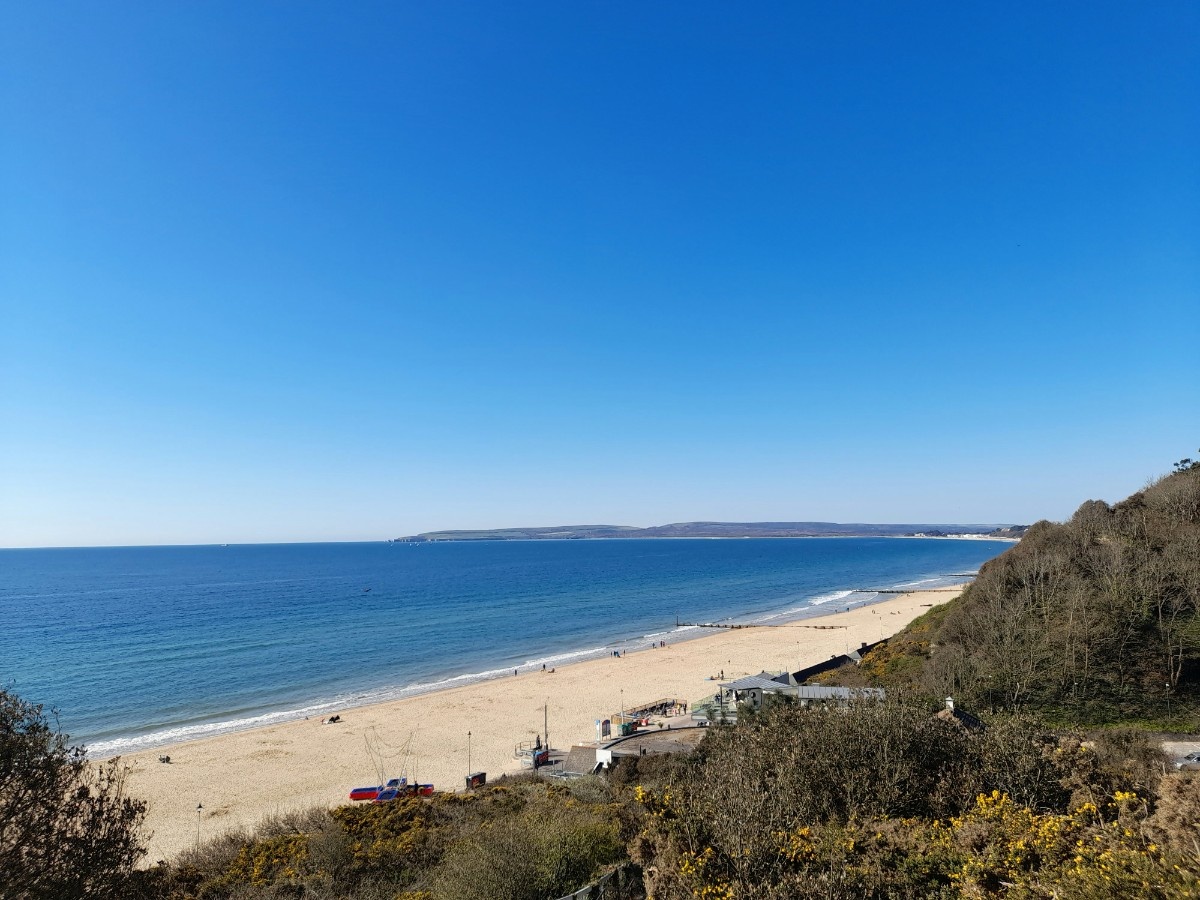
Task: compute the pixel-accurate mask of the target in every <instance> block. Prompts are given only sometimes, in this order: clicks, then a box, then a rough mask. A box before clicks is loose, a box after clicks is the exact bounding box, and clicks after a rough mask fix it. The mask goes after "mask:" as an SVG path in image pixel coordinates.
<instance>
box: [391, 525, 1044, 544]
mask: <svg viewBox="0 0 1200 900" xmlns="http://www.w3.org/2000/svg"><path fill="white" fill-rule="evenodd" d="M1027 528H1028V526H1027V525H995V524H993V525H912V524H909V525H866V524H861V523H855V524H848V525H843V524H839V523H837V522H676V523H674V524H671V525H653V526H651V527H649V528H638V527H636V526H633V525H551V526H547V527H538V528H493V529H484V530H478V531H468V530H463V531H426V532H424V533H422V534H414V535H409V536H408V537H402V538H395V539H394V541H393V543H405V544H413V543H425V542H429V541H578V540H596V539H601V538H602V539H608V538H751V537H759V538H764V537H954V538H962V537H973V538H993V539H996V540H1018V539H1020V537H1021V535H1023V534H1024V533H1025V530H1026V529H1027Z"/></svg>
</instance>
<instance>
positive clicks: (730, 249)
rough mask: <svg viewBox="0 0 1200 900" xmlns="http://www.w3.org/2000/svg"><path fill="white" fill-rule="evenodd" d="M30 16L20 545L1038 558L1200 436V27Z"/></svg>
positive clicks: (13, 175)
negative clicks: (967, 532) (634, 529)
mask: <svg viewBox="0 0 1200 900" xmlns="http://www.w3.org/2000/svg"><path fill="white" fill-rule="evenodd" d="M748 6H749V8H745V7H747V5H744V4H729V3H725V2H718V3H692V4H613V3H542V4H537V3H515V4H474V3H455V2H442V3H437V4H407V5H401V4H391V3H380V4H366V3H361V4H330V3H315V2H312V3H291V2H289V3H282V2H280V3H253V4H244V3H194V4H174V3H172V4H160V3H143V4H90V3H78V4H69V3H67V4H52V5H47V4H10V5H9V6H8V7H7V8H6V10H5V11H4V12H3V14H2V15H3V22H2V24H3V27H2V28H0V128H2V133H0V179H2V181H0V190H2V191H3V202H2V203H0V546H40V545H82V544H127V543H135V544H136V543H189V542H207V541H217V542H235V541H275V540H279V541H287V540H352V539H376V538H384V537H393V536H398V535H403V534H409V533H413V532H416V531H422V530H430V529H436V528H454V527H461V528H469V527H497V526H509V525H533V524H558V523H599V522H605V523H617V524H639V525H648V524H657V523H662V522H668V521H683V520H691V519H724V520H805V519H822V520H835V521H871V522H895V521H925V522H981V521H982V522H1028V521H1032V520H1035V519H1038V518H1052V519H1061V518H1064V517H1066V516H1068V515H1070V513H1071V512H1072V511H1073V510H1074V508H1075V507H1076V506H1077V505H1078V504H1079V503H1080V502H1081V501H1083V500H1085V499H1087V498H1090V497H1103V498H1105V499H1110V500H1112V499H1119V498H1120V497H1122V496H1124V495H1126V494H1128V493H1130V492H1131V491H1133V490H1136V489H1137V488H1138V487H1140V486H1141V485H1142V484H1143V483H1144V482H1145V481H1146V480H1147V479H1148V478H1149V477H1152V476H1154V475H1157V474H1161V473H1162V472H1164V471H1166V470H1168V469H1169V468H1170V463H1171V461H1173V460H1175V459H1178V458H1179V457H1181V456H1185V455H1187V456H1195V455H1196V449H1197V447H1198V446H1200V400H1198V399H1197V398H1198V392H1197V390H1196V388H1197V381H1198V376H1200V352H1198V350H1197V348H1200V249H1198V239H1200V152H1198V149H1197V148H1200V103H1198V102H1197V97H1200V54H1197V53H1196V47H1197V46H1200V6H1197V5H1196V4H1194V3H1156V4H1134V3H1125V4H1109V3H1055V4H1045V3H1010V2H1006V3H990V4H983V3H978V4H976V3H972V4H952V3H938V4H899V3H897V4H881V3H861V4H801V3H777V4H771V3H763V4H751V5H748Z"/></svg>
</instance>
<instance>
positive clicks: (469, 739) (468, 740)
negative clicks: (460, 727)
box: [467, 731, 471, 777]
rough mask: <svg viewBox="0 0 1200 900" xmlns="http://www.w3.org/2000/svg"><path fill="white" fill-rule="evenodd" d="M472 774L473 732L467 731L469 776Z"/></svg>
mask: <svg viewBox="0 0 1200 900" xmlns="http://www.w3.org/2000/svg"><path fill="white" fill-rule="evenodd" d="M470 775H471V732H469V731H468V732H467V776H468V777H470Z"/></svg>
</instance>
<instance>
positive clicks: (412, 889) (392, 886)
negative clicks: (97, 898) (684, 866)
mask: <svg viewBox="0 0 1200 900" xmlns="http://www.w3.org/2000/svg"><path fill="white" fill-rule="evenodd" d="M618 813H619V810H618V807H616V806H615V805H614V804H613V803H612V801H611V791H610V788H609V786H608V784H607V783H606V782H604V781H603V780H601V779H583V780H580V781H579V782H573V783H571V784H570V785H568V786H566V787H561V786H550V785H546V784H545V783H542V782H539V781H526V780H516V781H514V782H512V783H508V784H505V783H500V784H497V785H493V786H490V787H488V788H485V789H483V790H480V791H476V792H474V793H471V794H436V795H434V797H432V798H421V797H407V798H401V799H398V800H395V801H392V802H390V803H385V804H378V805H376V804H363V805H358V806H342V807H338V808H336V809H333V810H322V809H314V810H310V811H308V812H306V813H301V814H296V815H292V816H284V817H278V818H275V819H272V820H270V821H268V822H266V823H264V825H263V826H261V827H260V828H259V829H258V830H257V832H256V833H255V834H254V835H253V836H251V835H248V834H232V835H227V836H225V837H223V838H219V839H217V840H215V841H212V842H210V843H209V844H207V845H205V846H202V847H200V848H198V849H196V850H193V851H190V852H188V853H185V854H184V855H183V856H182V857H181V858H180V860H179V861H178V863H177V864H176V865H174V866H164V867H161V868H160V869H158V870H157V871H156V872H154V873H152V876H151V877H152V879H153V880H154V881H155V889H154V891H153V892H152V893H153V894H154V896H157V897H161V898H178V900H183V898H198V900H199V898H205V900H217V898H239V900H251V898H268V897H270V898H277V897H325V898H356V900H364V898H374V897H380V898H384V897H386V898H389V900H390V898H395V897H398V896H403V897H406V898H409V900H457V898H468V897H470V898H478V897H489V898H497V900H503V898H512V900H526V898H527V900H550V898H553V897H558V896H561V895H563V894H567V893H570V892H571V891H573V890H575V889H576V888H579V887H581V886H583V885H585V884H587V883H588V881H589V880H591V878H592V877H593V876H594V875H596V874H597V873H598V872H600V871H602V870H603V868H604V867H605V866H607V865H609V864H610V863H614V862H617V861H619V860H622V859H624V857H625V851H624V844H623V843H622V841H621V837H620V824H619V816H618Z"/></svg>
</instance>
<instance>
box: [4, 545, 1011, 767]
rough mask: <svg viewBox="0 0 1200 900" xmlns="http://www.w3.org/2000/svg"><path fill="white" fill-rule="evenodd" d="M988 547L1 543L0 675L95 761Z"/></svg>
mask: <svg viewBox="0 0 1200 900" xmlns="http://www.w3.org/2000/svg"><path fill="white" fill-rule="evenodd" d="M1008 546H1010V545H1008V544H1005V543H1001V542H994V541H956V540H937V539H931V540H921V539H912V540H895V539H887V538H806V539H774V540H771V539H764V540H759V539H748V540H608V541H529V542H525V541H521V542H492V541H488V542H480V543H444V544H387V543H369V544H273V545H272V544H258V545H235V546H230V547H216V546H201V547H130V548H103V549H58V550H0V684H3V685H4V686H5V687H8V688H10V689H12V690H15V691H16V692H17V693H19V694H20V695H21V696H23V697H24V698H26V699H29V700H33V701H37V702H39V703H44V704H45V705H46V706H47V707H56V708H57V709H58V710H59V713H60V723H61V725H62V727H63V729H64V730H65V731H67V732H68V733H69V734H70V735H71V737H72V741H73V742H75V743H85V744H87V745H88V747H89V749H90V751H91V752H92V753H93V755H109V754H113V753H122V752H128V751H131V750H137V749H143V748H146V747H153V746H157V745H161V744H164V743H168V742H171V741H176V740H183V739H187V738H190V737H202V736H206V735H209V734H215V733H220V732H223V731H230V730H235V729H238V728H245V727H250V726H253V725H260V724H269V723H272V722H278V721H284V720H287V719H294V718H302V717H303V716H305V715H314V716H319V715H322V714H324V713H326V712H327V711H328V710H332V709H339V708H344V707H345V706H347V705H350V704H361V703H369V702H374V701H377V700H385V699H390V698H395V697H402V696H406V695H409V694H414V693H419V692H422V691H426V690H430V689H433V688H437V687H444V686H450V685H456V684H463V683H467V682H469V681H472V680H479V679H484V678H491V677H498V676H499V675H502V674H505V673H510V672H511V671H512V669H513V668H514V667H517V668H523V669H524V668H537V669H540V668H541V666H542V664H543V663H547V664H549V665H551V666H555V665H561V664H563V663H566V662H569V661H572V660H577V659H582V658H587V657H590V656H602V655H604V654H605V653H608V652H611V651H612V649H614V648H630V649H635V648H637V647H639V646H644V645H646V644H648V643H649V642H650V641H652V640H658V639H660V638H661V639H665V640H668V641H675V640H681V639H683V638H686V637H693V636H696V635H697V634H698V633H700V630H699V629H677V628H676V627H675V621H676V615H678V616H679V617H680V619H681V620H683V621H693V622H694V621H739V622H750V621H764V620H771V619H773V618H776V617H777V618H778V619H779V620H785V619H789V618H800V617H803V616H805V615H813V614H816V613H820V612H823V611H828V610H830V609H832V608H833V607H834V606H838V607H843V608H844V607H846V606H848V605H858V604H861V603H865V602H870V601H872V600H876V599H878V597H877V596H876V595H872V594H858V593H855V594H851V593H848V591H849V589H851V588H879V589H887V588H896V587H907V586H920V587H938V586H944V585H951V584H958V583H961V582H963V581H965V580H966V579H965V578H962V577H954V576H956V575H961V574H962V573H971V572H974V571H975V570H976V569H977V568H978V566H979V565H980V564H981V563H983V562H984V561H986V560H988V559H990V558H992V557H993V556H996V555H998V554H999V553H1002V552H1003V551H1004V550H1005V549H1007V548H1008Z"/></svg>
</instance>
